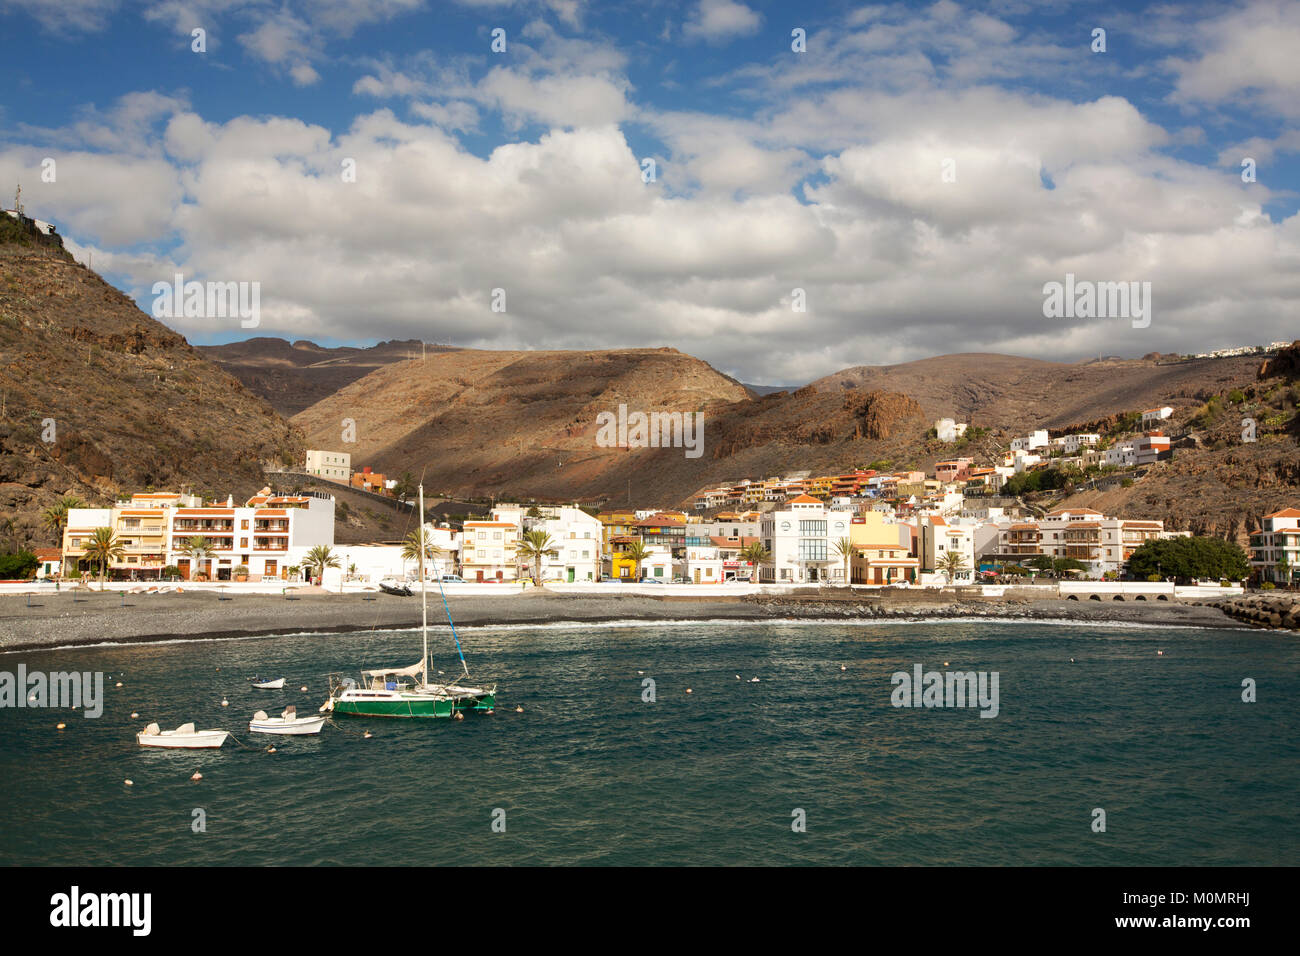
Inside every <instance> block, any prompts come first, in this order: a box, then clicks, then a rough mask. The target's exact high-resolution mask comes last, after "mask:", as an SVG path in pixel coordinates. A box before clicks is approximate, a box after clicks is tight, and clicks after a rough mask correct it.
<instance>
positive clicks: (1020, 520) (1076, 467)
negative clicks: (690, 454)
mask: <svg viewBox="0 0 1300 956" xmlns="http://www.w3.org/2000/svg"><path fill="white" fill-rule="evenodd" d="M1173 411H1174V410H1173V409H1172V408H1171V407H1168V406H1164V407H1159V408H1152V409H1148V410H1146V411H1144V412H1142V413H1141V415H1140V418H1139V416H1137V415H1136V414H1135V415H1134V416H1133V417H1134V419H1135V421H1134V422H1133V425H1134V427H1135V431H1136V432H1137V433H1136V434H1134V435H1132V436H1131V437H1124V436H1122V435H1121V437H1118V438H1110V439H1103V437H1102V435H1100V434H1096V433H1070V434H1064V435H1058V436H1055V437H1049V433H1048V431H1047V430H1045V429H1035V430H1034V431H1032V432H1031V433H1030V434H1028V435H1026V436H1023V437H1017V438H1013V439H1012V440H1011V441H1010V442H1009V444H1008V447H1007V448H1006V450H1005V454H1004V455H1003V456H1002V457H1001V458H1000V460H999V459H995V460H994V463H992V464H988V465H983V466H981V465H977V464H976V459H975V457H973V456H972V455H963V456H957V457H952V458H947V459H943V460H939V461H938V462H936V464H935V465H934V468H933V472H932V473H926V472H925V471H918V470H910V469H909V470H902V471H897V470H886V469H884V468H883V467H882V468H855V469H853V470H849V471H846V472H843V473H839V474H830V475H812V474H811V473H806V472H805V473H795V474H789V475H785V476H780V477H770V478H766V479H758V480H755V479H748V478H746V479H742V480H739V481H737V482H735V483H734V484H730V485H721V486H711V487H707V488H703V489H700V490H699V491H698V492H696V493H695V494H694V495H693V496H692V497H691V499H690V500H689V501H688V502H683V503H682V507H681V508H680V509H663V508H637V507H627V508H609V507H605V508H599V507H596V506H593V505H591V504H580V503H577V502H575V503H570V504H543V503H536V502H516V503H508V502H493V503H492V504H491V506H490V508H489V509H488V510H487V512H486V513H485V514H477V515H474V516H472V517H466V518H465V519H464V520H462V521H451V520H443V521H430V522H428V523H427V524H426V525H425V536H424V542H423V544H424V552H425V557H426V562H425V573H426V576H428V577H431V578H433V579H435V580H438V581H439V582H443V583H447V584H455V585H459V584H495V585H510V584H518V585H519V586H520V588H525V587H527V586H528V585H529V584H545V583H548V582H553V583H564V584H585V583H591V584H597V583H609V582H614V583H617V582H623V583H655V584H664V585H728V584H736V585H741V584H749V585H778V586H779V585H790V586H795V585H830V586H846V585H851V586H862V587H893V586H902V587H913V586H919V587H950V586H957V585H971V584H977V583H997V582H1006V581H1008V580H1011V581H1017V582H1024V581H1032V580H1034V579H1035V578H1036V577H1038V576H1043V577H1046V578H1055V579H1063V580H1074V581H1120V580H1123V579H1129V580H1133V579H1135V578H1136V575H1134V574H1131V573H1130V571H1129V568H1128V564H1129V561H1130V559H1131V558H1132V557H1133V555H1134V553H1135V552H1136V551H1137V550H1138V549H1139V548H1141V547H1142V546H1143V545H1144V544H1146V543H1148V542H1153V541H1164V540H1170V539H1176V538H1186V537H1190V534H1191V533H1190V532H1189V531H1185V530H1176V529H1169V528H1166V527H1165V526H1164V522H1163V521H1160V520H1155V519H1152V518H1150V517H1139V518H1135V517H1128V516H1123V515H1108V514H1103V513H1101V512H1099V511H1095V510H1092V509H1089V508H1080V507H1066V508H1055V509H1052V510H1045V509H1043V508H1041V507H1039V506H1036V505H1032V504H1027V503H1026V502H1025V501H1024V500H1023V499H1022V498H1021V497H1020V495H1021V493H1022V492H1023V491H1025V490H1037V489H1038V488H1039V487H1040V486H1041V487H1047V488H1051V487H1056V486H1057V484H1059V482H1060V480H1061V478H1062V476H1066V475H1068V476H1069V480H1071V481H1078V482H1085V481H1109V482H1112V483H1113V482H1132V481H1133V480H1134V477H1133V476H1140V474H1141V471H1140V469H1141V468H1143V467H1145V466H1149V465H1151V464H1153V463H1155V462H1157V461H1160V460H1164V459H1168V458H1169V457H1170V456H1171V455H1172V454H1173V452H1172V450H1171V447H1170V445H1171V440H1170V438H1169V437H1168V436H1167V435H1165V434H1164V433H1163V430H1162V426H1164V423H1166V422H1167V421H1168V420H1169V419H1170V417H1171V415H1172V414H1173ZM932 434H933V435H934V436H935V437H937V438H938V439H939V440H940V441H943V442H953V443H959V445H958V447H963V448H964V447H967V446H968V445H969V442H966V441H963V440H964V439H966V438H967V437H968V426H967V425H966V424H965V423H960V422H956V421H954V420H952V419H940V420H939V421H937V422H935V426H934V429H933V430H932ZM301 473H302V474H306V475H311V476H315V477H318V478H320V479H323V482H324V483H326V484H328V483H336V484H340V485H347V486H349V487H351V488H353V489H357V490H360V491H363V492H366V493H368V494H372V495H381V496H387V497H397V498H400V499H401V500H402V502H403V503H406V504H410V505H412V506H413V505H414V501H413V500H411V498H412V497H413V495H412V492H413V491H414V489H413V488H411V487H410V484H411V482H410V479H409V476H405V477H403V478H402V479H391V478H387V477H385V476H384V475H383V474H379V473H376V472H373V471H372V469H371V468H369V467H364V468H362V469H361V470H359V471H354V470H353V468H352V462H351V456H350V455H349V454H348V453H347V452H341V451H334V450H319V449H315V450H310V451H308V452H307V453H306V456H305V459H304V461H303V466H302V471H301ZM335 509H336V501H335V496H334V495H332V494H330V493H328V492H326V491H320V490H298V491H295V492H293V493H273V492H272V489H271V487H269V486H268V487H265V488H263V489H262V491H261V492H260V493H259V494H257V495H254V496H253V497H251V498H249V499H247V500H245V501H243V502H236V501H235V500H234V498H233V496H227V498H226V500H225V501H224V502H223V501H216V500H211V499H207V500H205V499H204V498H203V497H201V496H198V495H194V494H188V493H183V492H178V491H163V492H157V491H145V492H139V493H135V494H132V495H131V496H130V497H127V498H124V499H123V500H120V501H118V502H116V503H115V504H113V505H112V506H110V507H86V506H85V505H84V503H83V502H81V501H80V500H79V499H76V498H65V499H64V501H63V502H62V503H61V504H60V505H59V506H57V507H55V508H52V509H49V511H48V512H47V513H46V514H45V516H44V517H45V522H46V524H47V526H50V527H54V528H57V529H58V531H59V533H60V536H61V547H59V548H41V549H36V551H35V554H36V558H37V560H38V564H37V566H36V568H35V570H34V573H33V575H32V577H33V579H34V580H35V581H37V582H44V583H47V584H55V586H63V585H65V584H70V583H73V582H79V581H94V580H96V579H98V580H99V581H100V582H101V584H102V583H105V582H108V581H113V582H132V583H134V584H146V585H147V584H157V585H164V584H173V585H174V584H179V583H192V584H207V583H220V584H234V585H241V584H244V585H252V586H261V587H263V588H264V587H265V586H282V587H286V588H287V587H289V586H290V585H301V584H317V585H320V586H322V587H324V588H326V589H339V590H341V589H343V588H344V587H353V588H355V587H362V588H366V587H368V588H375V587H378V586H379V584H380V583H381V582H386V581H387V582H397V583H402V582H408V581H412V580H416V579H418V570H417V569H418V568H419V566H420V562H419V557H420V547H421V542H420V536H419V532H418V530H417V525H418V521H417V519H416V518H415V516H414V510H413V508H412V509H411V512H410V518H409V520H408V522H407V527H406V529H404V534H403V536H402V539H401V540H400V541H387V542H376V543H369V544H338V543H336V541H335V521H336V514H335ZM1249 564H1250V568H1249V574H1250V577H1251V579H1253V580H1254V581H1255V583H1258V584H1263V585H1265V586H1276V585H1282V586H1286V585H1289V584H1291V583H1292V581H1293V580H1294V578H1295V574H1296V569H1297V568H1300V510H1298V509H1296V508H1294V507H1290V508H1284V509H1282V510H1279V511H1277V512H1275V513H1273V514H1270V515H1267V516H1265V517H1264V518H1263V520H1262V523H1261V526H1260V527H1259V528H1256V529H1253V531H1252V534H1251V550H1250V554H1249ZM1243 567H1244V566H1243ZM1161 570H1163V569H1159V570H1158V571H1157V573H1155V574H1149V573H1148V574H1146V575H1144V576H1143V577H1142V580H1146V581H1151V580H1153V579H1154V580H1163V579H1164V577H1165V576H1164V575H1162V574H1161V573H1160V571H1161ZM1172 577H1173V575H1172V574H1171V575H1170V576H1169V579H1170V580H1172ZM1243 577H1244V575H1243ZM1214 583H1215V584H1218V583H1219V582H1218V581H1215V582H1214Z"/></svg>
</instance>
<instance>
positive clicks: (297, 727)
mask: <svg viewBox="0 0 1300 956" xmlns="http://www.w3.org/2000/svg"><path fill="white" fill-rule="evenodd" d="M323 726H325V718H324V717H317V716H315V715H313V716H311V717H299V716H298V712H297V709H296V708H295V707H293V706H292V705H290V706H289V707H286V708H285V711H284V713H283V714H282V715H280V716H279V717H268V716H266V711H263V710H259V711H258V712H257V713H255V714H254V715H253V719H252V720H251V721H249V724H248V729H249V730H251V731H252V732H253V733H255V734H318V733H320V729H321V727H323Z"/></svg>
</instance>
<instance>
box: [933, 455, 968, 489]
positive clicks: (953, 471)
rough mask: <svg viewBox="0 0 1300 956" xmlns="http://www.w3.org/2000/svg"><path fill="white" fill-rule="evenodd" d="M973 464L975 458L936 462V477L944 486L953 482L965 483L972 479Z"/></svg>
mask: <svg viewBox="0 0 1300 956" xmlns="http://www.w3.org/2000/svg"><path fill="white" fill-rule="evenodd" d="M973 464H975V459H973V458H953V459H950V460H949V461H940V462H936V463H935V466H934V477H935V479H936V480H938V481H940V482H942V483H943V484H948V483H949V482H953V481H965V480H966V479H967V478H969V477H970V468H971V465H973Z"/></svg>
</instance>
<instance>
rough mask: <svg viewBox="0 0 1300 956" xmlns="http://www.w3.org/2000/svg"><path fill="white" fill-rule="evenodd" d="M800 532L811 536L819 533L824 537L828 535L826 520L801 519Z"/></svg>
mask: <svg viewBox="0 0 1300 956" xmlns="http://www.w3.org/2000/svg"><path fill="white" fill-rule="evenodd" d="M799 533H800V534H802V535H807V536H809V537H811V536H813V535H818V536H820V537H823V538H824V537H826V522H825V521H814V520H807V521H800V522H799Z"/></svg>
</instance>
